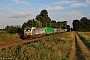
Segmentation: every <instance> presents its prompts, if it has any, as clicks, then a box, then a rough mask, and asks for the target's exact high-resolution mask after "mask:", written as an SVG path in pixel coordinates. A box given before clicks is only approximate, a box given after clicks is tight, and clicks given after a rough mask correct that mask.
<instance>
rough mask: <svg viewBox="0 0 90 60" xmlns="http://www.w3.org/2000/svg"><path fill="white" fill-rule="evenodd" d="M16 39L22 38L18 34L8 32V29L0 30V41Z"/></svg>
mask: <svg viewBox="0 0 90 60" xmlns="http://www.w3.org/2000/svg"><path fill="white" fill-rule="evenodd" d="M14 40H20V36H19V35H18V34H10V33H7V32H6V31H0V43H2V42H9V41H14Z"/></svg>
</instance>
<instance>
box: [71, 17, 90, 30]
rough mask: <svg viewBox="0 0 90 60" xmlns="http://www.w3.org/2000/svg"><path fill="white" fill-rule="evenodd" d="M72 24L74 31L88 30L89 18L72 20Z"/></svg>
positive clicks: (89, 26)
mask: <svg viewBox="0 0 90 60" xmlns="http://www.w3.org/2000/svg"><path fill="white" fill-rule="evenodd" d="M72 24H73V30H74V31H83V32H90V19H87V17H82V18H81V19H80V20H78V19H76V20H73V23H72Z"/></svg>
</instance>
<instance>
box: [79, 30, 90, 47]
mask: <svg viewBox="0 0 90 60" xmlns="http://www.w3.org/2000/svg"><path fill="white" fill-rule="evenodd" d="M78 33H79V35H80V37H81V39H82V40H83V41H84V42H85V44H86V45H87V46H88V48H89V49H90V32H78Z"/></svg>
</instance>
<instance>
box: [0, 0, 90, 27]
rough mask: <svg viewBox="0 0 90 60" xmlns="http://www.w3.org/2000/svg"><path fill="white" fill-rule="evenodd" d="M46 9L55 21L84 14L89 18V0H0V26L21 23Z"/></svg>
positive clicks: (79, 17) (70, 21)
mask: <svg viewBox="0 0 90 60" xmlns="http://www.w3.org/2000/svg"><path fill="white" fill-rule="evenodd" d="M43 9H46V10H47V11H48V13H49V17H50V18H51V19H52V20H56V21H67V22H68V24H69V25H71V24H72V21H73V20H74V19H81V17H83V16H85V17H87V18H88V19H90V0H0V28H5V26H7V25H22V24H23V23H24V22H26V21H27V20H28V19H33V18H35V17H36V15H38V14H40V11H41V10H43Z"/></svg>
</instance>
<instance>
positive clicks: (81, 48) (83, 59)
mask: <svg viewBox="0 0 90 60" xmlns="http://www.w3.org/2000/svg"><path fill="white" fill-rule="evenodd" d="M75 48H76V60H89V59H90V52H89V50H88V47H87V46H86V45H85V44H84V42H83V41H82V40H81V39H80V37H79V36H78V34H77V33H76V35H75Z"/></svg>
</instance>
